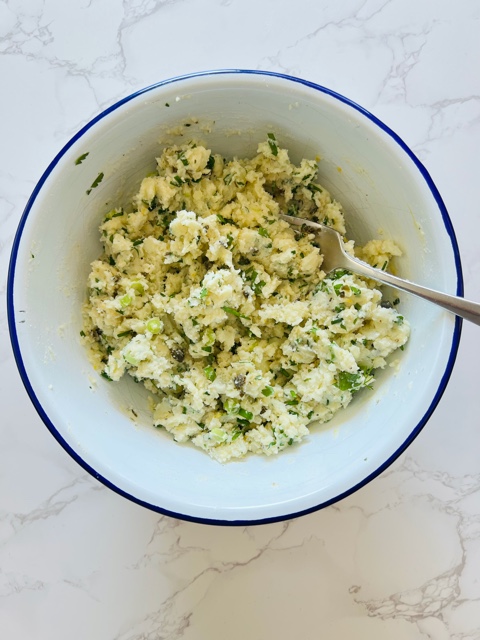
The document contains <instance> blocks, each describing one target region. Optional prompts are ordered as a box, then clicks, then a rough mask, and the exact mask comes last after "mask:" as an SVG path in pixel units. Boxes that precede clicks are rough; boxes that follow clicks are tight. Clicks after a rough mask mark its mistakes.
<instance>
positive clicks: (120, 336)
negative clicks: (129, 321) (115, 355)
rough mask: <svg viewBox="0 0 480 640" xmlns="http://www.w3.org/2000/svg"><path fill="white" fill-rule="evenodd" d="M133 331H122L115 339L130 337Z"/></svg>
mask: <svg viewBox="0 0 480 640" xmlns="http://www.w3.org/2000/svg"><path fill="white" fill-rule="evenodd" d="M132 333H133V331H132V330H131V329H128V330H127V331H122V333H119V334H118V335H117V338H124V337H125V336H130V335H132Z"/></svg>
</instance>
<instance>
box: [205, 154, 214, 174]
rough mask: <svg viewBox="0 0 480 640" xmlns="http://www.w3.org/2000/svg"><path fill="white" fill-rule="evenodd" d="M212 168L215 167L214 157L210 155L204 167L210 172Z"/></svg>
mask: <svg viewBox="0 0 480 640" xmlns="http://www.w3.org/2000/svg"><path fill="white" fill-rule="evenodd" d="M214 166H215V157H214V155H213V154H212V153H211V154H210V157H209V159H208V161H207V164H206V165H205V167H206V168H207V169H210V171H211V170H212V169H213V167H214Z"/></svg>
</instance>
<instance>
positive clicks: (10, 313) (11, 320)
mask: <svg viewBox="0 0 480 640" xmlns="http://www.w3.org/2000/svg"><path fill="white" fill-rule="evenodd" d="M217 75H245V76H248V75H256V76H265V77H268V76H270V77H274V78H280V79H282V80H287V81H290V82H295V83H298V84H301V85H303V86H306V87H309V88H311V89H315V90H316V91H320V92H321V93H324V94H326V95H328V96H331V97H332V98H335V99H336V100H339V101H340V102H342V103H344V104H346V105H348V106H350V107H352V108H353V109H355V110H356V111H358V112H360V113H361V114H363V115H364V116H365V117H366V118H368V119H369V120H370V121H371V122H372V123H374V124H375V125H377V126H378V127H379V128H380V129H382V131H384V132H385V133H386V134H388V135H389V136H390V137H391V138H392V139H393V140H394V141H395V142H396V143H397V144H398V145H399V146H400V147H401V149H402V150H403V151H404V152H405V153H406V154H407V155H408V157H409V158H410V159H411V160H412V161H413V163H414V164H415V166H416V167H417V169H418V170H419V171H420V173H421V175H422V177H423V178H424V180H425V182H426V183H427V185H428V187H429V189H430V191H431V193H432V195H433V197H434V199H435V201H436V203H437V206H438V208H439V210H440V213H441V215H442V218H443V222H444V225H445V229H446V231H447V233H448V235H449V237H450V241H451V243H452V249H453V254H454V259H455V266H456V271H457V295H458V296H462V295H463V275H462V265H461V261H460V253H459V249H458V244H457V239H456V237H455V232H454V229H453V226H452V222H451V220H450V217H449V215H448V212H447V209H446V207H445V205H444V203H443V200H442V198H441V196H440V193H439V191H438V189H437V187H436V186H435V184H434V182H433V180H432V178H431V177H430V174H429V173H428V171H427V169H426V168H425V167H424V165H423V164H422V163H421V162H420V160H419V159H418V158H417V157H416V155H415V154H414V153H413V151H411V150H410V148H409V147H408V146H407V145H406V144H405V142H404V141H403V140H402V139H401V138H400V137H399V136H398V135H397V134H396V133H395V132H394V131H392V129H390V127H388V126H387V125H385V124H384V123H383V122H382V121H381V120H379V119H378V118H377V117H376V116H374V115H373V114H372V113H370V112H369V111H367V110H366V109H364V108H363V107H362V106H360V105H359V104H357V103H356V102H353V101H352V100H350V99H348V98H346V97H345V96H343V95H341V94H339V93H337V92H335V91H332V90H331V89H328V88H327V87H323V86H321V85H318V84H316V83H314V82H310V81H308V80H304V79H302V78H297V77H295V76H290V75H286V74H282V73H276V72H274V71H259V70H253V69H214V70H210V71H199V72H196V73H191V74H187V75H183V76H175V77H173V78H167V79H166V80H162V81H160V82H157V83H155V84H152V85H149V86H147V87H144V88H143V89H140V90H138V91H136V92H135V93H132V94H130V95H128V96H126V97H125V98H122V99H121V100H119V101H118V102H116V103H114V104H113V105H111V106H110V107H108V108H107V109H105V110H104V111H102V112H101V113H100V114H99V115H97V116H95V118H93V119H92V120H90V121H89V122H88V123H87V124H86V125H85V126H84V127H82V128H81V129H80V131H78V132H77V133H76V134H75V135H74V136H73V137H72V138H71V139H70V140H69V141H68V142H67V144H66V145H65V146H64V147H63V148H62V149H61V150H60V151H59V153H58V154H57V155H56V156H55V158H54V159H53V160H52V162H51V163H50V164H49V165H48V167H47V169H46V170H45V172H44V173H43V175H42V176H41V178H40V180H39V181H38V183H37V184H36V186H35V188H34V190H33V191H32V194H31V196H30V198H29V200H28V202H27V205H26V207H25V210H24V212H23V215H22V217H21V219H20V222H19V225H18V228H17V232H16V234H15V238H14V241H13V246H12V252H11V256H10V264H9V270H8V280H7V317H8V325H9V332H10V341H11V344H12V349H13V353H14V357H15V361H16V364H17V367H18V370H19V373H20V376H21V378H22V382H23V385H24V387H25V389H26V391H27V393H28V395H29V397H30V400H31V401H32V403H33V405H34V407H35V409H36V411H37V413H38V414H39V416H40V418H41V419H42V420H43V422H44V423H45V425H46V427H47V428H48V429H49V431H50V432H51V434H52V435H53V436H54V438H55V439H56V440H57V441H58V442H59V443H60V445H61V446H62V447H63V448H64V449H65V450H66V452H67V453H68V454H69V455H70V456H71V457H72V458H73V459H74V460H75V461H76V462H77V463H78V464H79V465H80V466H81V467H83V469H85V470H86V471H88V473H90V474H91V475H92V476H93V477H94V478H96V479H97V480H99V481H100V482H101V483H102V484H104V485H105V486H106V487H108V488H109V489H112V490H113V491H115V492H116V493H118V494H119V495H121V496H123V497H124V498H127V499H128V500H131V501H132V502H134V503H136V504H139V505H141V506H143V507H146V508H147V509H150V510H152V511H156V512H157V513H160V514H162V515H167V516H170V517H173V518H178V519H180V520H185V521H188V522H196V523H199V524H210V525H218V526H248V525H260V524H270V523H274V522H282V521H284V520H290V519H292V518H298V517H300V516H304V515H307V514H309V513H314V512H315V511H318V510H320V509H324V508H325V507H328V506H330V505H332V504H335V503H336V502H338V501H340V500H343V499H344V498H346V497H348V496H350V495H352V494H353V493H355V492H356V491H358V490H359V489H361V488H362V487H364V486H365V485H367V484H368V483H369V482H371V481H372V480H373V479H374V478H376V477H377V476H378V475H380V474H381V473H382V472H383V471H385V469H387V468H388V467H389V466H390V465H391V464H392V463H393V462H394V461H395V460H396V459H397V458H398V456H399V455H401V454H402V453H403V452H404V451H405V450H406V449H407V448H408V447H409V446H410V444H411V443H412V442H413V441H414V440H415V438H416V437H417V436H418V434H419V433H420V431H421V430H422V429H423V427H424V426H425V424H426V423H427V422H428V420H429V418H430V416H431V415H432V413H433V411H434V410H435V408H436V406H437V405H438V403H439V401H440V399H441V397H442V395H443V393H444V391H445V389H446V386H447V384H448V381H449V379H450V376H451V374H452V370H453V366H454V364H455V359H456V357H457V352H458V346H459V343H460V336H461V332H462V320H461V318H459V317H457V318H456V320H455V328H454V332H453V338H452V345H451V349H450V355H449V358H448V362H447V366H446V368H445V372H444V374H443V376H442V379H441V380H440V384H439V386H438V389H437V391H436V393H435V395H434V397H433V399H432V402H431V403H430V406H429V407H428V409H427V411H426V412H425V414H424V415H423V417H422V419H421V420H420V422H419V423H418V424H417V425H416V427H415V428H414V429H413V430H412V432H411V433H410V435H409V436H408V438H407V439H406V440H405V441H404V442H403V443H402V445H401V446H400V447H398V449H397V450H396V451H395V452H394V453H393V454H392V455H391V456H390V457H389V458H388V459H387V460H386V461H385V462H384V463H383V464H382V465H380V466H379V467H378V468H377V469H376V470H375V471H373V472H372V473H370V474H369V475H368V476H367V477H366V478H364V479H363V480H362V481H361V482H359V483H357V484H356V485H354V486H353V487H351V488H350V489H348V490H347V491H344V492H343V493H341V494H339V495H338V496H335V497H334V498H331V499H330V500H327V501H325V502H321V503H320V504H318V505H315V506H313V507H309V508H308V509H303V510H301V511H295V512H292V513H289V514H285V515H280V516H272V517H269V518H258V519H252V520H220V519H213V518H201V517H198V516H190V515H188V514H183V513H177V512H175V511H170V510H168V509H163V508H162V507H159V506H157V505H154V504H151V503H148V502H146V501H144V500H141V499H139V498H137V497H136V496H134V495H132V494H130V493H127V492H126V491H124V490H123V489H121V488H120V487H117V486H116V485H114V484H113V483H112V482H110V480H108V479H107V478H105V477H103V476H102V475H100V474H99V473H97V471H95V469H93V468H92V467H91V466H90V465H89V464H88V463H87V462H85V460H83V459H82V458H81V457H80V456H79V455H78V453H77V452H76V451H75V450H74V449H72V447H70V445H69V444H68V443H67V442H66V441H65V440H64V439H63V438H62V436H61V435H60V433H59V432H58V431H57V429H56V427H55V426H54V425H53V423H52V422H51V420H50V418H49V417H48V415H47V414H46V413H45V411H44V409H43V407H42V405H41V404H40V402H39V400H38V398H37V396H36V394H35V391H34V390H33V387H32V385H31V383H30V380H29V378H28V375H27V371H26V369H25V366H24V363H23V359H22V354H21V351H20V346H19V342H18V336H17V332H16V327H15V310H14V303H13V288H14V280H15V266H16V261H17V255H18V250H19V246H20V241H21V238H22V232H23V229H24V226H25V223H26V220H27V218H28V214H29V213H30V210H31V208H32V206H33V203H34V202H35V199H36V197H37V196H38V194H39V192H40V190H41V188H42V186H43V184H44V183H45V181H46V179H47V178H48V176H49V175H50V173H51V172H52V170H53V169H54V167H55V166H56V165H57V163H58V161H59V160H60V158H61V157H62V156H63V155H64V154H65V153H66V152H67V151H68V149H69V148H70V147H71V146H72V145H74V144H75V143H76V142H77V140H79V139H80V138H81V137H82V136H83V135H84V134H85V133H86V132H87V131H88V130H89V129H90V128H91V127H92V126H93V125H95V124H96V123H97V122H98V121H99V120H102V119H103V118H104V117H105V116H107V115H108V114H109V113H111V112H112V111H115V110H116V109H118V108H119V107H121V106H122V105H124V104H126V103H127V102H130V100H133V99H135V98H137V97H138V96H140V95H142V94H144V93H148V92H149V91H152V90H154V89H157V88H158V87H164V86H166V85H169V84H172V83H175V82H181V81H183V80H188V79H192V78H200V77H208V76H217Z"/></svg>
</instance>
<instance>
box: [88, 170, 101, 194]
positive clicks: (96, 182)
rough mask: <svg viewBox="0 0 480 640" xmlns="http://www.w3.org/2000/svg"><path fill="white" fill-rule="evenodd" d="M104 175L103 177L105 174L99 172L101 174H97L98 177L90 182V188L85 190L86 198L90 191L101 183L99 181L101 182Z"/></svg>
mask: <svg viewBox="0 0 480 640" xmlns="http://www.w3.org/2000/svg"><path fill="white" fill-rule="evenodd" d="M104 175H105V174H104V173H103V172H101V173H99V174H98V176H97V177H96V178H95V180H94V181H93V182H92V184H91V186H90V189H87V192H86V193H87V196H89V195H90V193H91V192H92V189H95V188H96V187H98V185H99V184H100V183H101V181H102V180H103V178H104Z"/></svg>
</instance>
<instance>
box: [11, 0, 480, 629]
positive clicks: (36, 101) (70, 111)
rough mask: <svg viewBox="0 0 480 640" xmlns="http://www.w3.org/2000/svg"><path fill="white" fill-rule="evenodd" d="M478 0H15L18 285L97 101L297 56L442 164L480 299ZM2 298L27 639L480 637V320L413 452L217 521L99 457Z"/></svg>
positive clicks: (16, 564)
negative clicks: (333, 489)
mask: <svg viewBox="0 0 480 640" xmlns="http://www.w3.org/2000/svg"><path fill="white" fill-rule="evenodd" d="M479 33H480V4H479V3H478V1H477V0H460V1H459V2H456V3H452V2H450V1H448V0H436V1H434V0H423V1H419V0H343V1H342V2H334V1H333V0H331V1H327V0H297V1H296V2H294V3H293V2H289V1H287V0H276V1H274V0H263V1H262V0H256V1H254V0H158V1H155V0H123V2H121V1H119V0H69V1H68V2H64V1H62V0H44V1H40V0H28V1H25V0H23V1H22V0H4V1H3V2H2V3H0V53H1V55H0V78H1V87H2V100H1V114H2V117H1V119H0V132H1V133H0V140H1V151H0V163H1V164H0V274H1V280H0V287H1V290H2V293H4V292H5V289H6V275H7V268H8V260H9V253H10V247H11V244H12V241H13V237H14V234H15V230H16V227H17V224H18V221H19V219H20V216H21V213H22V210H23V208H24V206H25V204H26V201H27V198H28V196H29V194H30V192H31V191H32V189H33V187H34V186H35V184H36V181H37V180H38V178H39V177H40V175H41V173H42V172H43V170H44V169H45V167H46V166H47V164H48V162H49V161H50V160H51V158H52V157H53V156H54V154H55V153H56V152H57V151H58V150H59V149H60V148H61V147H62V146H63V144H64V143H65V142H66V141H67V140H68V139H69V138H70V137H71V136H72V134H73V133H74V132H76V131H77V130H78V129H79V128H80V127H81V126H82V125H83V124H84V123H85V122H86V121H88V120H89V119H90V118H92V117H93V116H94V115H95V114H97V113H98V112H99V111H100V110H102V109H103V108H105V107H107V106H108V105H110V104H112V103H113V102H115V101H116V100H117V99H119V98H121V97H123V96H125V95H127V94H128V93H131V92H132V91H134V90H136V89H138V88H141V87H143V86H146V85H148V84H151V83H153V82H155V81H158V80H160V79H163V78H166V77H170V76H174V75H179V74H182V73H186V72H190V71H196V70H202V69H212V68H221V67H223V68H226V67H230V68H231V67H243V68H253V69H265V70H273V71H281V72H285V73H289V74H294V75H299V76H301V77H304V78H308V79H310V80H312V81H315V82H318V83H320V84H323V85H326V86H328V87H330V88H331V89H334V90H336V91H338V92H340V93H343V94H344V95H347V96H348V97H349V98H351V99H353V100H355V101H356V102H358V103H360V104H361V105H363V106H364V107H366V108H367V109H369V110H371V111H372V112H373V113H374V114H375V115H376V116H378V117H379V118H380V119H382V120H383V121H384V122H386V124H388V125H389V126H390V127H392V128H393V129H394V130H395V131H396V132H397V133H398V134H399V135H400V136H401V137H402V138H403V139H404V140H405V141H406V142H407V144H409V145H410V147H411V148H412V149H413V150H414V152H415V153H416V154H417V155H418V156H419V158H420V159H421V160H422V161H423V162H424V163H425V164H426V166H427V168H428V170H429V171H430V173H431V175H432V177H433V179H434V180H435V182H436V185H437V187H438V188H439V190H440V193H441V194H442V196H443V198H444V201H445V203H446V206H447V209H448V211H449V213H450V216H451V219H452V221H453V225H454V227H455V231H456V234H457V239H458V242H459V245H460V250H461V256H462V262H463V269H464V277H465V293H466V296H467V297H469V298H471V299H476V300H480V251H479V241H478V238H479V236H480V215H479V214H478V207H479V204H478V193H477V188H478V184H479V168H480V74H479V73H478V68H479V63H480V39H479V35H478V34H479ZM4 297H5V296H2V299H1V301H0V335H1V342H0V399H1V406H2V412H1V416H2V417H1V418H0V421H1V424H0V478H1V482H0V629H1V632H0V636H1V637H2V638H8V639H9V640H33V639H35V640H65V638H68V639H69V640H85V639H87V638H88V640H114V639H115V640H160V639H162V638H164V639H174V640H177V639H181V640H203V639H207V638H208V639H217V638H218V639H223V638H229V639H230V640H237V639H238V640H244V639H245V638H249V639H251V640H264V639H268V638H277V639H279V640H284V639H285V640H287V639H288V640H289V639H290V638H292V637H297V638H302V640H309V639H312V640H313V639H317V638H329V640H344V639H346V638H355V639H356V640H386V639H388V640H420V639H422V640H426V639H432V640H447V639H449V638H451V639H453V640H478V639H480V457H479V451H480V429H479V417H478V414H479V407H480V404H479V403H480V400H479V397H480V396H479V392H478V379H479V376H478V360H479V357H480V346H479V345H480V341H479V336H480V334H479V331H480V329H479V328H477V327H475V326H473V325H470V324H468V323H465V324H464V329H463V335H462V340H461V345H460V350H459V354H458V359H457V363H456V365H455V368H454V372H453V375H452V377H451V380H450V383H449V385H448V388H447V390H446V392H445V394H444V396H443V398H442V400H441V401H440V404H439V405H438V408H437V409H436V411H435V413H434V415H433V417H432V418H431V419H430V421H429V423H428V424H427V426H426V427H425V429H424V430H423V432H422V433H421V434H420V436H419V437H418V438H417V439H416V440H415V442H414V443H413V444H412V445H411V446H410V448H409V449H408V450H407V452H406V453H405V454H404V455H402V456H401V457H400V459H398V460H397V462H396V463H394V464H393V465H392V466H391V467H390V468H389V469H388V470H387V471H386V472H385V473H383V474H382V475H381V476H380V477H378V478H377V479H376V480H374V481H373V482H372V483H370V484H369V485H368V486H366V487H364V488H363V489H361V490H360V491H358V492H357V493H355V494H354V495H352V496H351V497H349V498H347V499H345V500H343V501H342V502H339V503H337V504H336V505H334V506H331V507H329V508H327V509H325V510H323V511H320V512H317V513H314V514H312V515H309V516H305V517H303V518H300V519H297V520H292V521H288V522H284V523H278V524H272V525H265V526H258V527H248V528H223V527H218V528H217V527H208V526H202V525H197V524H191V523H187V522H181V521H178V520H174V519H171V518H168V517H162V516H159V515H158V514H156V513H153V512H150V511H147V510H145V509H143V508H141V507H138V506H136V505H134V504H132V503H130V502H128V501H126V500H124V499H123V498H121V497H120V496H118V495H116V494H114V493H112V492H111V491H110V490H108V489H106V488H105V487H104V486H103V485H101V484H99V483H98V482H97V481H96V480H95V479H93V478H92V477H90V476H89V475H87V474H86V473H85V472H84V471H83V470H82V469H81V468H80V467H79V466H77V465H76V463H75V462H74V461H73V460H71V459H70V457H69V456H68V455H67V454H66V453H65V452H64V451H63V449H61V447H60V446H59V445H58V444H57V442H56V441H55V440H54V439H53V438H52V436H51V435H50V433H49V432H48V431H47V429H46V428H45V427H44V426H43V424H42V422H41V420H40V418H39V417H38V416H37V414H36V412H35V410H34V409H33V407H32V406H31V404H30V401H29V399H28V397H27V395H26V392H25V391H24V389H23V386H22V383H21V381H20V377H19V375H18V373H17V369H16V366H15V363H14V359H13V355H12V351H11V348H10V344H9V339H8V329H7V320H6V311H5V302H4Z"/></svg>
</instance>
